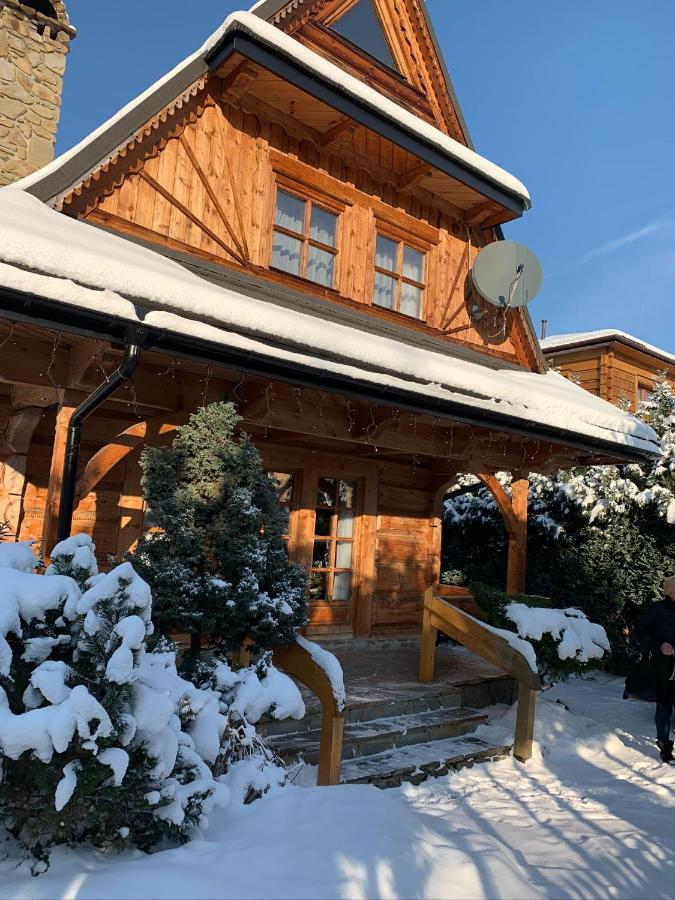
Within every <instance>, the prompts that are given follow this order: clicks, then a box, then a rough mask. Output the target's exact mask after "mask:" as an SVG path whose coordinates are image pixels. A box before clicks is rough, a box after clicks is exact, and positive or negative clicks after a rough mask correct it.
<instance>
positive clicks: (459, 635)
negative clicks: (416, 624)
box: [419, 588, 542, 762]
mask: <svg viewBox="0 0 675 900" xmlns="http://www.w3.org/2000/svg"><path fill="white" fill-rule="evenodd" d="M439 631H442V632H443V634H447V635H448V637H450V638H452V639H453V640H455V641H458V642H459V643H460V644H463V645H464V646H465V647H468V649H469V650H472V651H473V652H474V653H476V654H478V656H481V657H482V658H483V659H485V660H487V661H488V662H490V663H492V664H493V665H495V666H497V668H499V669H502V670H503V671H504V672H506V673H507V674H508V675H510V676H511V677H512V678H515V679H516V680H517V681H518V710H517V716H516V733H515V739H514V743H513V755H514V756H515V757H516V759H519V760H521V762H525V761H526V760H528V759H530V757H531V756H532V742H533V738H534V712H535V705H536V696H537V692H538V691H540V690H541V689H542V684H541V680H540V678H539V676H538V675H537V673H536V672H533V671H532V669H531V667H530V664H529V662H528V661H527V659H526V658H525V657H524V656H523V655H522V653H520V652H519V651H518V650H517V649H516V648H514V647H512V646H511V644H509V642H508V641H507V640H506V639H505V638H503V637H502V636H501V635H499V634H496V633H495V632H494V631H493V630H492V629H490V628H488V627H487V626H486V625H485V624H484V623H483V622H481V621H479V620H478V619H475V618H474V617H473V616H470V615H469V614H468V613H466V612H464V611H463V610H461V609H458V608H457V607H456V606H453V605H452V604H451V603H449V602H448V600H447V599H444V598H442V597H438V596H434V590H433V588H427V590H426V591H425V593H424V616H423V621H422V643H421V647H420V674H419V680H420V681H422V682H429V681H433V678H434V665H435V661H436V638H437V635H438V632H439Z"/></svg>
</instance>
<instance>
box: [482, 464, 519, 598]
mask: <svg viewBox="0 0 675 900" xmlns="http://www.w3.org/2000/svg"><path fill="white" fill-rule="evenodd" d="M477 477H478V478H480V480H481V481H482V482H483V484H484V485H485V486H486V487H487V488H488V490H489V491H490V493H491V494H492V496H493V497H494V498H495V502H496V504H497V506H498V507H499V510H500V512H501V514H502V516H503V517H504V525H505V526H506V530H507V532H508V535H509V555H508V567H507V572H506V593H507V594H522V593H524V592H525V576H526V562H527V495H528V491H529V488H530V482H529V480H528V478H527V476H526V475H524V474H523V473H521V472H514V473H513V481H512V483H511V496H510V497H509V495H508V494H507V493H506V491H505V490H504V488H503V487H502V486H501V484H500V483H499V481H498V480H497V478H496V477H495V476H494V475H488V474H485V473H481V474H478V475H477Z"/></svg>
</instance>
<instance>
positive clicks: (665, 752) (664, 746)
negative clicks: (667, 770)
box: [656, 741, 675, 763]
mask: <svg viewBox="0 0 675 900" xmlns="http://www.w3.org/2000/svg"><path fill="white" fill-rule="evenodd" d="M656 746H657V747H658V748H659V750H660V756H661V760H662V762H664V763H669V762H672V761H673V759H675V757H674V756H673V742H672V741H657V742H656Z"/></svg>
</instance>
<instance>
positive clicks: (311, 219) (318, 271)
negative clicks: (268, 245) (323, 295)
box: [272, 188, 338, 288]
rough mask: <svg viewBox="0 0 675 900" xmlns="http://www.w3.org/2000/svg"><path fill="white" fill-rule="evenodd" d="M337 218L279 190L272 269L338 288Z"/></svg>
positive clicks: (298, 197)
mask: <svg viewBox="0 0 675 900" xmlns="http://www.w3.org/2000/svg"><path fill="white" fill-rule="evenodd" d="M337 227H338V216H337V214H336V213H334V212H331V210H329V209H326V208H325V207H324V206H321V205H320V204H319V203H315V202H314V200H308V199H306V198H304V197H300V196H298V195H297V194H292V193H290V192H289V191H285V190H282V189H281V188H278V189H277V196H276V205H275V210H274V233H273V237H272V266H273V268H275V269H280V270H281V271H282V272H289V273H290V274H291V275H298V276H300V277H301V278H307V279H308V280H309V281H314V282H315V283H316V284H320V285H323V287H328V288H332V287H334V286H335V277H336V257H337Z"/></svg>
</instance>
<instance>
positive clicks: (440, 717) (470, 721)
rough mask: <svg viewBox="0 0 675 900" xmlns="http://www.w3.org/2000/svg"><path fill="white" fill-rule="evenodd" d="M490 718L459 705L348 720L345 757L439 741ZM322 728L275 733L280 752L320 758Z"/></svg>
mask: <svg viewBox="0 0 675 900" xmlns="http://www.w3.org/2000/svg"><path fill="white" fill-rule="evenodd" d="M486 720H487V716H486V715H485V714H484V713H481V712H479V711H478V710H475V709H467V708H465V707H457V708H454V709H453V708H451V709H435V710H430V711H427V712H422V713H411V714H409V715H402V716H388V717H386V718H382V719H373V720H370V721H366V722H348V723H347V724H346V725H345V730H344V742H343V750H342V758H343V759H352V758H354V757H361V756H372V755H373V754H378V753H382V752H384V751H386V750H392V749H394V748H401V747H407V746H409V745H411V744H413V745H418V744H420V743H426V742H428V741H431V742H436V741H441V740H443V739H445V738H449V737H457V736H458V735H462V734H466V733H467V732H469V731H473V729H475V728H476V727H477V726H478V725H480V724H482V723H483V722H485V721H486ZM320 738H321V732H320V730H318V729H317V730H315V731H310V732H307V731H298V732H295V733H291V734H280V735H277V736H272V737H271V743H272V745H273V746H274V748H275V750H276V751H277V753H278V754H279V755H280V756H281V757H282V758H283V759H285V760H288V761H292V760H295V759H296V758H297V757H298V756H302V757H303V759H304V760H305V761H306V762H308V763H315V762H317V761H318V758H319V743H320Z"/></svg>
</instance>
